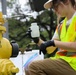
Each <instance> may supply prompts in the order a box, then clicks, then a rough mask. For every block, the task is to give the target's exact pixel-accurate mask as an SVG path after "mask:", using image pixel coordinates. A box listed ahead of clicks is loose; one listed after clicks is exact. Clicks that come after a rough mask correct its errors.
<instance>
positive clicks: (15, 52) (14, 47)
mask: <svg viewBox="0 0 76 75" xmlns="http://www.w3.org/2000/svg"><path fill="white" fill-rule="evenodd" d="M11 45H12V54H11V57H17V56H18V53H19V45H18V44H17V43H16V41H15V40H12V41H11Z"/></svg>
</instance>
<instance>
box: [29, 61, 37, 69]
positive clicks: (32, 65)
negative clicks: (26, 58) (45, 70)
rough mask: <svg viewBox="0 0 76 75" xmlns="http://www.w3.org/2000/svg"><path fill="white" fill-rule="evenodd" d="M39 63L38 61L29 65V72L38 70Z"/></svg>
mask: <svg viewBox="0 0 76 75" xmlns="http://www.w3.org/2000/svg"><path fill="white" fill-rule="evenodd" d="M37 65H38V63H37V62H36V61H33V62H31V63H30V64H29V66H28V70H29V69H36V68H37Z"/></svg>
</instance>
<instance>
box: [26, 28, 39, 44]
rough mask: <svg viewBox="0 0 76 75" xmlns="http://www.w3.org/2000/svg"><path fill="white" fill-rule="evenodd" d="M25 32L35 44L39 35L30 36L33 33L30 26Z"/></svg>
mask: <svg viewBox="0 0 76 75" xmlns="http://www.w3.org/2000/svg"><path fill="white" fill-rule="evenodd" d="M26 34H27V35H28V36H29V37H30V38H31V39H32V40H33V41H34V42H35V43H36V44H37V43H38V42H39V37H38V36H34V37H32V36H31V35H32V34H33V32H32V30H31V28H29V29H28V31H27V32H26Z"/></svg>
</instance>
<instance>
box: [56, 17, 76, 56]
mask: <svg viewBox="0 0 76 75" xmlns="http://www.w3.org/2000/svg"><path fill="white" fill-rule="evenodd" d="M66 22H67V18H65V19H64V21H63V24H62V29H61V33H60V40H61V41H62V42H74V41H75V40H76V16H75V17H73V19H72V22H71V23H70V25H69V27H68V29H66ZM61 50H62V49H60V51H58V52H57V54H59V55H61V56H69V55H70V56H76V53H75V52H67V51H66V50H62V51H61Z"/></svg>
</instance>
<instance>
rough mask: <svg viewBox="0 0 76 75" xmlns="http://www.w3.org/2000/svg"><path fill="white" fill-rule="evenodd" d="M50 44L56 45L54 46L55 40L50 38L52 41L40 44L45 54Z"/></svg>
mask: <svg viewBox="0 0 76 75" xmlns="http://www.w3.org/2000/svg"><path fill="white" fill-rule="evenodd" d="M50 46H54V47H55V44H54V40H50V41H46V42H44V43H42V44H41V45H40V52H41V51H42V52H43V54H44V55H45V54H46V52H47V51H46V48H47V47H50Z"/></svg>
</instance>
